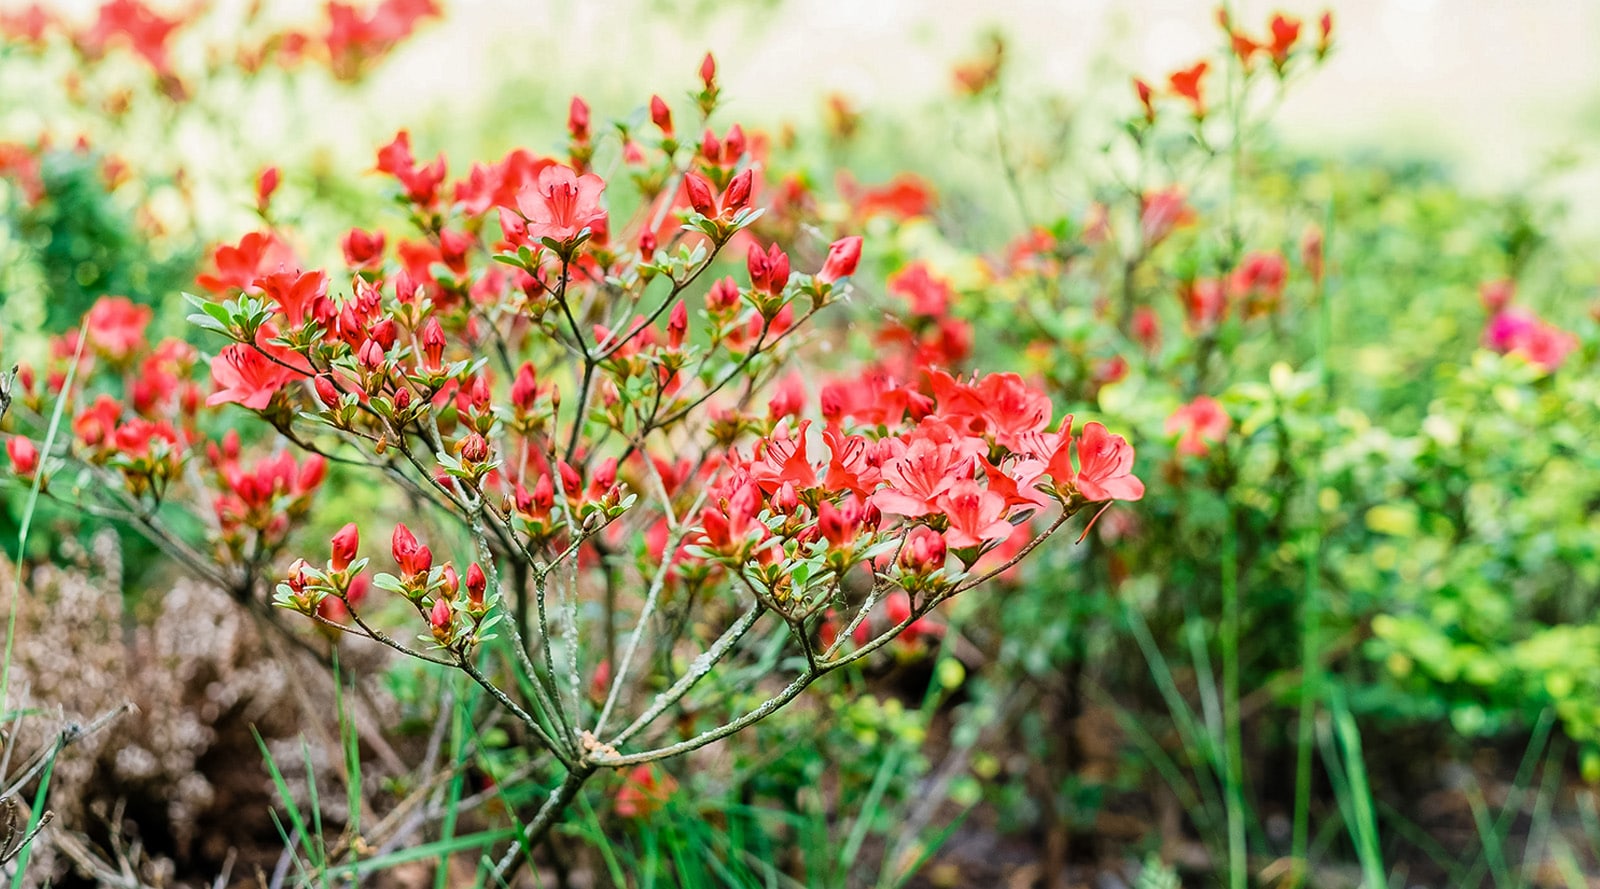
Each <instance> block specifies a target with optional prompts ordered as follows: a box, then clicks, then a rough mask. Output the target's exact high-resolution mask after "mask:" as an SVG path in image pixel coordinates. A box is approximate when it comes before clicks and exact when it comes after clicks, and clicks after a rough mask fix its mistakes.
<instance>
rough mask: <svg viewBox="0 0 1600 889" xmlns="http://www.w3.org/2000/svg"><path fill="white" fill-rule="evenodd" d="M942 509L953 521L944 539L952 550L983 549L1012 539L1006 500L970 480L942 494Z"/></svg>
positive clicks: (953, 485) (953, 486) (956, 483)
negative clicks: (989, 543) (1000, 541)
mask: <svg viewBox="0 0 1600 889" xmlns="http://www.w3.org/2000/svg"><path fill="white" fill-rule="evenodd" d="M939 509H940V510H941V511H943V513H944V515H945V517H946V518H948V519H949V520H950V526H949V528H948V529H946V531H945V532H944V540H945V543H946V544H948V545H949V546H950V548H951V549H966V548H968V547H973V546H983V545H984V544H985V543H988V542H990V541H993V540H1004V539H1006V538H1007V537H1010V536H1011V523H1010V522H1008V521H1006V500H1005V498H1004V497H1002V496H1000V495H999V494H996V493H995V492H993V491H987V490H984V488H983V487H982V486H981V485H979V484H978V483H977V482H975V481H972V480H970V479H967V480H962V481H958V482H955V483H954V484H952V485H951V486H950V488H949V490H947V491H945V492H944V493H943V494H941V495H940V496H939Z"/></svg>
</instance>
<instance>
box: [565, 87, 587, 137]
mask: <svg viewBox="0 0 1600 889" xmlns="http://www.w3.org/2000/svg"><path fill="white" fill-rule="evenodd" d="M567 132H569V133H571V134H572V140H573V141H574V142H587V141H589V105H588V103H586V102H584V101H583V99H582V98H580V97H578V96H573V97H572V105H571V106H569V107H568V109H567Z"/></svg>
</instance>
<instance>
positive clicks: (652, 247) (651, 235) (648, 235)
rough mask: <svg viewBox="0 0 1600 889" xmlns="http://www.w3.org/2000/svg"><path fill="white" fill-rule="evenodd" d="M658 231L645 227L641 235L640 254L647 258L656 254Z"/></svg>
mask: <svg viewBox="0 0 1600 889" xmlns="http://www.w3.org/2000/svg"><path fill="white" fill-rule="evenodd" d="M657 246H658V244H657V243H656V233H655V232H653V231H650V230H649V229H645V230H644V231H643V232H642V233H640V235H639V254H640V255H641V256H644V257H646V258H649V257H651V256H655V255H656V247H657Z"/></svg>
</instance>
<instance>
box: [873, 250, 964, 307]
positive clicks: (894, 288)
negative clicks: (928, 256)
mask: <svg viewBox="0 0 1600 889" xmlns="http://www.w3.org/2000/svg"><path fill="white" fill-rule="evenodd" d="M888 286H889V292H890V293H896V294H899V295H901V296H903V297H905V298H906V300H907V301H908V302H910V303H911V313H912V314H913V315H926V316H928V317H930V318H943V317H944V316H945V315H946V314H947V313H949V311H950V303H951V302H952V301H954V299H955V291H954V290H953V289H951V287H950V284H949V283H948V282H946V281H945V280H944V279H943V278H936V277H934V276H933V275H932V274H929V270H928V264H927V263H925V262H922V261H920V260H919V261H917V262H913V263H911V264H910V265H908V266H906V267H905V268H903V269H901V270H900V271H898V272H895V273H894V274H892V275H890V276H889V281H888Z"/></svg>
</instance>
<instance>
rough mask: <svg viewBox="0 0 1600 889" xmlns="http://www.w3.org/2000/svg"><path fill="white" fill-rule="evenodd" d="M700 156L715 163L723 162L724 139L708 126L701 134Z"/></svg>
mask: <svg viewBox="0 0 1600 889" xmlns="http://www.w3.org/2000/svg"><path fill="white" fill-rule="evenodd" d="M700 156H701V157H703V158H705V159H706V160H707V161H708V162H710V163H713V164H720V163H722V140H720V139H718V138H717V134H716V133H713V132H711V128H710V127H707V128H706V131H705V133H703V134H701V136H700Z"/></svg>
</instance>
